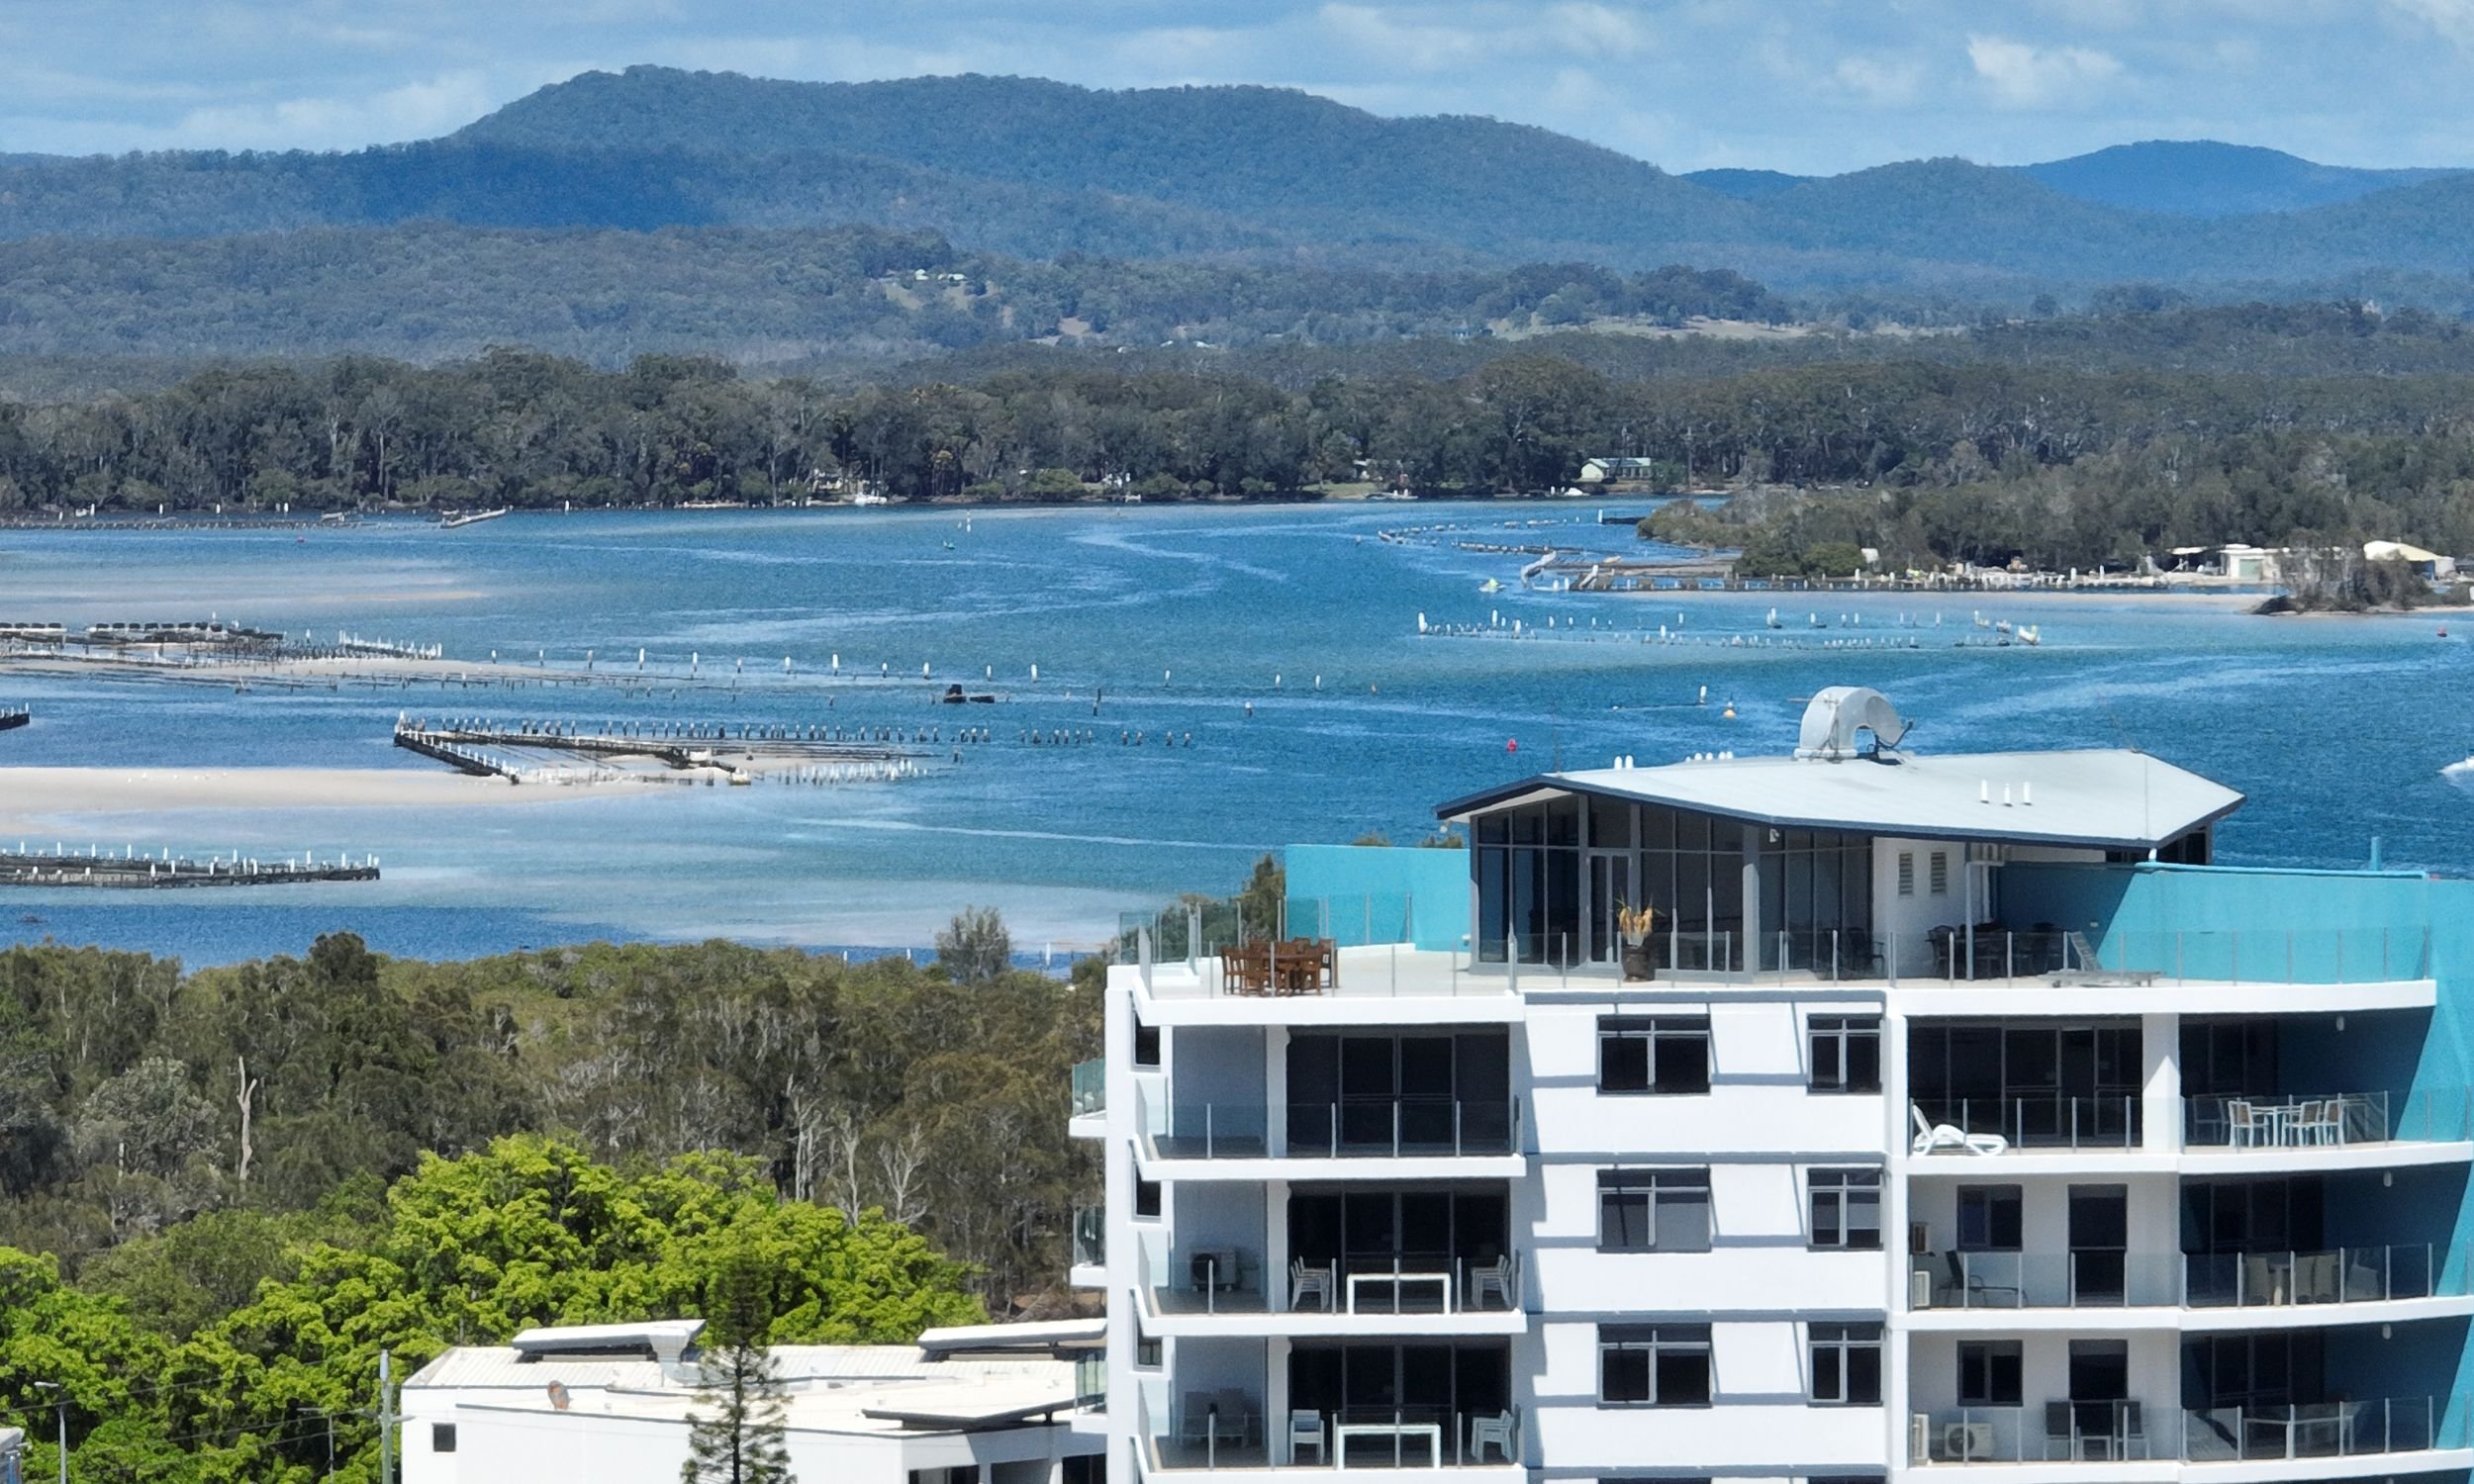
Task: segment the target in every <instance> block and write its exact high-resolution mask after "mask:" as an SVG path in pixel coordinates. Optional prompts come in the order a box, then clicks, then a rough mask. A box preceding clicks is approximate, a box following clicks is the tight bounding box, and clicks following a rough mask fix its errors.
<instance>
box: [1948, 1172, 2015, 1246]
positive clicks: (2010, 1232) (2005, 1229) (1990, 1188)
mask: <svg viewBox="0 0 2474 1484" xmlns="http://www.w3.org/2000/svg"><path fill="white" fill-rule="evenodd" d="M2019 1236H2020V1225H2019V1187H2018V1186H2016V1185H1961V1186H1959V1187H1958V1250H1959V1251H1960V1252H2017V1251H2019Z"/></svg>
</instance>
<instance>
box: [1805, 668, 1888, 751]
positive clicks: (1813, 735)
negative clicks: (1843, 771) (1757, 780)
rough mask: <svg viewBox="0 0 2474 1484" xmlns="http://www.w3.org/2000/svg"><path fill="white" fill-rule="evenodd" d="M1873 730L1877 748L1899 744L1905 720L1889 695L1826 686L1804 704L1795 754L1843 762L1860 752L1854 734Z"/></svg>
mask: <svg viewBox="0 0 2474 1484" xmlns="http://www.w3.org/2000/svg"><path fill="white" fill-rule="evenodd" d="M1857 732H1870V733H1872V741H1873V746H1874V748H1875V750H1876V751H1878V750H1881V749H1885V748H1894V747H1896V746H1898V744H1899V742H1900V740H1901V739H1903V738H1904V737H1905V736H1906V735H1907V721H1906V719H1905V718H1904V717H1902V716H1900V715H1899V714H1898V708H1897V707H1896V706H1893V705H1891V704H1890V699H1889V697H1888V696H1883V695H1882V694H1881V693H1880V692H1878V691H1874V690H1869V689H1867V688H1865V687H1862V686H1829V687H1825V688H1823V689H1822V690H1820V691H1817V692H1815V693H1814V694H1813V698H1812V701H1811V703H1810V704H1808V705H1806V706H1805V707H1804V724H1803V726H1802V728H1801V730H1800V732H1799V733H1798V735H1797V738H1796V744H1795V755H1796V756H1797V757H1799V758H1813V759H1818V760H1820V761H1822V762H1826V763H1843V762H1846V761H1847V760H1848V759H1850V758H1857V757H1861V756H1863V754H1862V753H1861V752H1860V751H1859V750H1858V749H1857V746H1856V741H1855V734H1856V733H1857Z"/></svg>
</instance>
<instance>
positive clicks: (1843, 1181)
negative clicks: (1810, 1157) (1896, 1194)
mask: <svg viewBox="0 0 2474 1484" xmlns="http://www.w3.org/2000/svg"><path fill="white" fill-rule="evenodd" d="M1804 1183H1805V1193H1806V1195H1807V1197H1808V1204H1809V1205H1810V1207H1811V1211H1812V1244H1813V1246H1815V1247H1817V1248H1846V1249H1850V1250H1854V1251H1861V1252H1879V1251H1880V1250H1881V1171H1879V1170H1877V1169H1816V1170H1814V1171H1813V1172H1812V1173H1811V1174H1809V1175H1807V1176H1806V1177H1805V1181H1804Z"/></svg>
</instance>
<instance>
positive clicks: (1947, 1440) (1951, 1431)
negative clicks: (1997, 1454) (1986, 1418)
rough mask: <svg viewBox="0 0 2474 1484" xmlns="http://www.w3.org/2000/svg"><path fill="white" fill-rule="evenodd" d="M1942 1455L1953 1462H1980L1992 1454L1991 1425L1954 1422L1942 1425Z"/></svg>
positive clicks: (1986, 1423) (1987, 1423)
mask: <svg viewBox="0 0 2474 1484" xmlns="http://www.w3.org/2000/svg"><path fill="white" fill-rule="evenodd" d="M1942 1456H1943V1457H1945V1458H1947V1459H1949V1460H1950V1461H1951V1462H1953V1463H1982V1462H1984V1461H1985V1460H1986V1459H1989V1458H1991V1457H1992V1456H1993V1425H1992V1424H1991V1423H1989V1422H1955V1423H1945V1424H1943V1425H1942Z"/></svg>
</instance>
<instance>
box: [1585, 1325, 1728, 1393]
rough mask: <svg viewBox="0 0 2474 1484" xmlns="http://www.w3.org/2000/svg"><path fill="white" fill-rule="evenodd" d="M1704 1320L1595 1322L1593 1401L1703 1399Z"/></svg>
mask: <svg viewBox="0 0 2474 1484" xmlns="http://www.w3.org/2000/svg"><path fill="white" fill-rule="evenodd" d="M1709 1379H1710V1364H1709V1326H1707V1325H1600V1326H1598V1401H1599V1403H1600V1404H1601V1405H1603V1406H1609V1407H1706V1406H1708V1405H1709Z"/></svg>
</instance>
